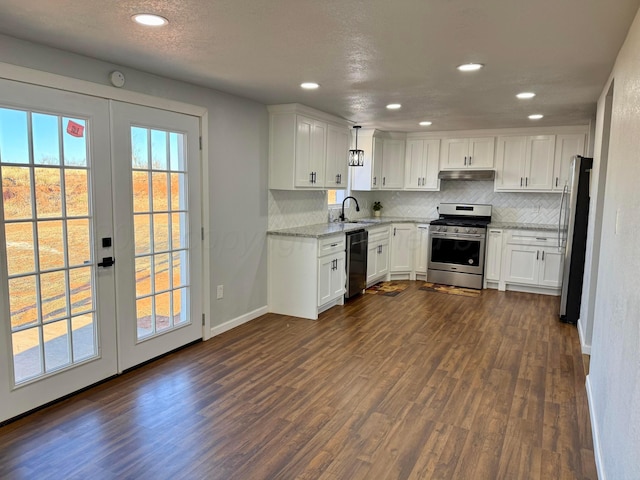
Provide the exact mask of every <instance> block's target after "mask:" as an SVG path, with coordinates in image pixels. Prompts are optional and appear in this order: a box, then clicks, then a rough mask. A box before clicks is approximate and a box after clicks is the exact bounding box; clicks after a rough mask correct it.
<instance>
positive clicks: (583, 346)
mask: <svg viewBox="0 0 640 480" xmlns="http://www.w3.org/2000/svg"><path fill="white" fill-rule="evenodd" d="M581 320H582V319H581V318H579V319H578V336H579V337H580V349H581V350H582V354H583V355H591V345H587V344H586V343H585V342H584V333H583V332H582V325H583V323H582V321H581Z"/></svg>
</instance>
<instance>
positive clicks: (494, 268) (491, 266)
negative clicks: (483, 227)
mask: <svg viewBox="0 0 640 480" xmlns="http://www.w3.org/2000/svg"><path fill="white" fill-rule="evenodd" d="M501 272H502V230H501V229H497V228H490V229H489V231H488V233H487V251H486V254H485V256H484V286H485V288H487V287H488V286H490V284H497V283H500V278H501ZM498 288H499V289H500V290H504V286H503V285H502V286H499V287H498Z"/></svg>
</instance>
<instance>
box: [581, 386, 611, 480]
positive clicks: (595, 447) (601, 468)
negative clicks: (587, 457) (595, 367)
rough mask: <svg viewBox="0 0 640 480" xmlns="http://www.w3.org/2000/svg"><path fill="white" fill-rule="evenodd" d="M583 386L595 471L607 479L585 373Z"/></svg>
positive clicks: (603, 479)
mask: <svg viewBox="0 0 640 480" xmlns="http://www.w3.org/2000/svg"><path fill="white" fill-rule="evenodd" d="M585 387H586V389H587V400H588V403H589V417H590V418H591V435H592V436H593V455H594V457H595V460H596V472H597V474H598V478H599V479H600V480H607V476H606V475H605V472H604V464H603V463H602V450H601V449H600V431H599V429H598V423H597V422H596V412H595V404H594V400H593V389H592V388H591V380H590V378H589V375H587V381H586V382H585Z"/></svg>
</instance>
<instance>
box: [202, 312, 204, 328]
mask: <svg viewBox="0 0 640 480" xmlns="http://www.w3.org/2000/svg"><path fill="white" fill-rule="evenodd" d="M202 326H203V327H204V313H203V314H202Z"/></svg>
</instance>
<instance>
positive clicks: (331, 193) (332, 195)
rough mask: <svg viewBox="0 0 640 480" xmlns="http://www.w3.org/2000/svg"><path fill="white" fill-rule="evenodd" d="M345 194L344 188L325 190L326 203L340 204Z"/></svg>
mask: <svg viewBox="0 0 640 480" xmlns="http://www.w3.org/2000/svg"><path fill="white" fill-rule="evenodd" d="M346 196H347V191H346V190H328V191H327V205H328V206H332V205H342V201H343V200H344V198H345V197H346Z"/></svg>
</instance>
